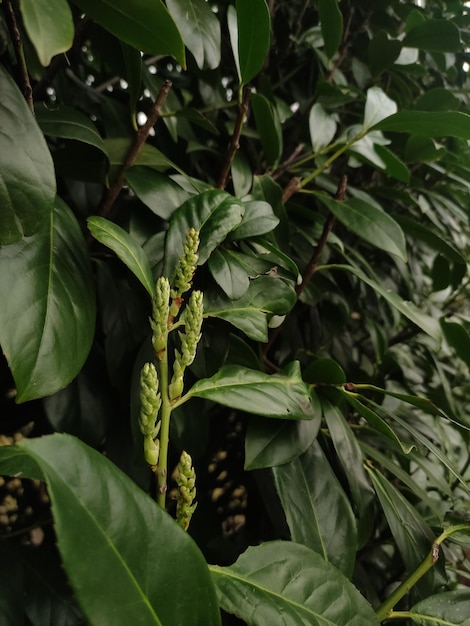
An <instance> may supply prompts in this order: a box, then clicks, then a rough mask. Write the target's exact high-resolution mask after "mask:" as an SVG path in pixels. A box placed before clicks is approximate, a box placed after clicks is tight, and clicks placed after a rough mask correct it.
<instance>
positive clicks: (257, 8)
mask: <svg viewBox="0 0 470 626" xmlns="http://www.w3.org/2000/svg"><path fill="white" fill-rule="evenodd" d="M235 7H236V10H237V24H238V52H237V54H238V63H239V71H240V76H239V78H240V82H241V83H243V84H245V85H246V84H247V83H249V82H250V80H251V79H252V78H254V77H255V76H256V74H258V72H259V71H260V70H261V68H262V67H263V63H264V59H265V57H266V54H267V53H268V50H269V39H270V28H271V25H270V19H269V9H268V6H267V4H266V2H265V0H236V3H235Z"/></svg>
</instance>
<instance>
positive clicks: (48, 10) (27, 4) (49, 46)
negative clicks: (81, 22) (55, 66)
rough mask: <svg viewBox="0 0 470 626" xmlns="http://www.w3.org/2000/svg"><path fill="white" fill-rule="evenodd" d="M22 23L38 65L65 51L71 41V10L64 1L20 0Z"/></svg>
mask: <svg viewBox="0 0 470 626" xmlns="http://www.w3.org/2000/svg"><path fill="white" fill-rule="evenodd" d="M20 7H21V14H22V16H23V22H24V26H25V29H26V32H27V33H28V36H29V38H30V39H31V41H32V43H33V45H34V47H35V48H36V52H37V55H38V57H39V60H40V61H41V63H42V65H44V66H46V65H49V63H50V62H51V58H52V57H53V56H55V55H56V54H60V53H61V52H66V51H67V50H68V49H69V48H70V47H71V46H72V41H73V31H74V27H73V20H72V12H71V10H70V7H69V5H68V3H67V2H66V0H21V1H20Z"/></svg>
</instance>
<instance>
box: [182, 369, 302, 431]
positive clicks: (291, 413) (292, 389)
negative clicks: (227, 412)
mask: <svg viewBox="0 0 470 626" xmlns="http://www.w3.org/2000/svg"><path fill="white" fill-rule="evenodd" d="M192 396H195V397H197V398H205V399H206V400H213V401H214V402H218V403H219V404H223V405H224V406H229V407H231V408H233V409H239V410H240V411H246V412H247V413H254V414H255V415H265V416H266V417H283V418H287V419H312V418H313V417H314V411H313V408H312V405H311V400H310V390H309V385H307V384H306V383H304V381H303V380H302V376H301V374H300V367H299V364H298V362H297V361H295V362H294V363H291V364H290V365H289V366H288V367H287V368H285V370H284V372H283V373H280V374H273V375H272V376H269V375H268V374H265V373H264V372H259V371H257V370H252V369H249V368H247V367H241V366H239V365H226V366H225V367H222V369H221V370H219V371H218V372H217V374H215V375H214V376H212V377H211V378H204V379H202V380H200V381H198V382H197V383H195V384H194V385H193V386H192V387H191V389H190V390H189V392H188V394H187V396H186V397H192Z"/></svg>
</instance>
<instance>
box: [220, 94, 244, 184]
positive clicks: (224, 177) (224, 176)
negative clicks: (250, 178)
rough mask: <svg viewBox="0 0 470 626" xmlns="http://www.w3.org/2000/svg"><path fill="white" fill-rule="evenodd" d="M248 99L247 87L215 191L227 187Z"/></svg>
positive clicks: (239, 106)
mask: <svg viewBox="0 0 470 626" xmlns="http://www.w3.org/2000/svg"><path fill="white" fill-rule="evenodd" d="M250 97H251V89H250V87H247V89H246V91H245V96H244V98H243V100H242V102H241V103H240V104H239V105H238V115H237V121H236V123H235V128H234V131H233V135H232V139H231V141H230V146H229V148H228V151H227V156H226V158H225V163H224V166H223V168H222V171H221V172H220V176H219V182H218V183H217V189H225V187H226V185H227V181H228V175H229V173H230V168H231V167H232V163H233V159H234V158H235V154H236V152H237V150H238V148H239V147H240V143H239V142H240V135H241V134H242V128H243V122H244V121H245V116H246V113H247V111H248V103H249V101H250Z"/></svg>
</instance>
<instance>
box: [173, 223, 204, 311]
mask: <svg viewBox="0 0 470 626" xmlns="http://www.w3.org/2000/svg"><path fill="white" fill-rule="evenodd" d="M198 247H199V233H198V231H197V230H195V229H194V228H190V229H189V231H188V234H187V235H186V241H185V242H184V244H183V254H182V256H181V257H180V258H179V260H178V265H177V266H176V274H175V279H174V281H173V285H172V290H171V297H172V299H173V300H178V299H181V296H182V295H183V293H185V292H186V291H188V289H189V288H190V287H191V281H192V279H193V275H194V272H195V271H196V265H197V260H198V254H197V249H198ZM179 306H181V302H180V304H179ZM178 308H179V307H178Z"/></svg>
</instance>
